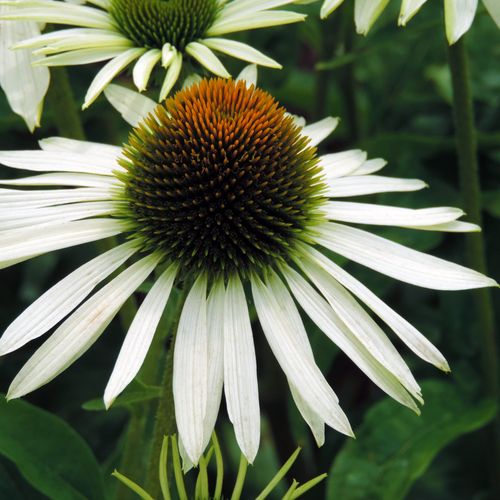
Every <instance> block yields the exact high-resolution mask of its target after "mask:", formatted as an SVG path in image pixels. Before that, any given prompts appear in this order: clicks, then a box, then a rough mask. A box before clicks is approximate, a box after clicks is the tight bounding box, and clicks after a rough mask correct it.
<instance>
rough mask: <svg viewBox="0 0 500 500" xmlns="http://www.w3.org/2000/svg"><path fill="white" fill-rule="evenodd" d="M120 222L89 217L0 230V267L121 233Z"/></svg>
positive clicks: (122, 228) (122, 227)
mask: <svg viewBox="0 0 500 500" xmlns="http://www.w3.org/2000/svg"><path fill="white" fill-rule="evenodd" d="M123 230H124V225H123V222H121V221H118V220H112V219H89V220H82V221H76V222H66V223H63V224H54V225H52V226H45V225H44V226H39V227H37V226H35V227H30V228H28V229H25V228H22V229H12V230H10V231H3V232H2V233H1V234H0V269H4V268H6V267H9V266H11V265H13V264H17V263H18V262H22V261H23V260H27V259H30V258H32V257H35V256H36V255H40V254H42V253H46V252H50V251H53V250H58V249H61V248H68V247H71V246H75V245H81V244H82V243H88V242H90V241H96V240H100V239H103V238H108V237H110V236H115V235H117V234H120V233H121V232H123Z"/></svg>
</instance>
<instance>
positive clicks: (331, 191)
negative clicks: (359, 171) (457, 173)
mask: <svg viewBox="0 0 500 500" xmlns="http://www.w3.org/2000/svg"><path fill="white" fill-rule="evenodd" d="M327 184H328V191H327V196H330V197H332V198H344V197H346V196H361V195H365V194H376V193H391V192H398V191H399V192H403V191H418V190H419V189H423V188H425V187H427V184H426V183H425V182H423V181H420V180H418V179H398V178H396V177H382V176H379V175H359V176H357V175H356V176H354V175H353V176H350V177H341V178H339V179H332V180H331V181H330V180H329V179H327Z"/></svg>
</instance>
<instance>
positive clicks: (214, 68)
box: [186, 42, 231, 78]
mask: <svg viewBox="0 0 500 500" xmlns="http://www.w3.org/2000/svg"><path fill="white" fill-rule="evenodd" d="M186 53H188V54H189V55H190V56H191V57H192V58H193V59H196V61H198V62H199V63H200V64H201V65H202V66H204V67H205V68H207V69H208V71H210V72H212V73H214V74H216V75H217V76H220V77H222V78H231V75H230V74H229V73H228V72H227V69H226V68H225V67H224V65H223V64H222V62H221V61H220V59H219V58H218V57H217V56H216V55H215V54H214V53H213V52H212V51H211V50H210V49H209V48H208V47H207V45H204V44H202V43H199V42H191V43H190V44H189V45H188V46H187V47H186Z"/></svg>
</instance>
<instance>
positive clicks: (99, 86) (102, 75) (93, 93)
mask: <svg viewBox="0 0 500 500" xmlns="http://www.w3.org/2000/svg"><path fill="white" fill-rule="evenodd" d="M145 51H146V49H143V48H134V49H128V50H126V51H124V52H123V53H122V54H120V55H119V56H116V57H115V58H114V59H111V61H109V62H108V63H106V64H105V65H104V66H103V67H102V68H101V69H100V70H99V72H98V73H97V75H96V76H95V78H94V80H93V81H92V83H91V84H90V87H89V89H88V91H87V94H86V95H85V103H84V104H83V109H85V108H88V107H89V106H90V105H91V104H92V103H93V102H94V101H95V100H96V99H97V97H99V95H100V94H101V92H102V91H103V90H104V89H105V87H106V86H107V85H108V84H109V82H111V80H113V78H114V77H115V76H116V75H117V74H118V73H120V72H121V71H122V70H123V69H125V68H126V67H127V66H128V65H129V64H130V63H131V62H132V61H134V60H135V59H137V58H138V57H140V56H141V55H142V54H144V52H145Z"/></svg>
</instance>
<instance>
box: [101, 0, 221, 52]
mask: <svg viewBox="0 0 500 500" xmlns="http://www.w3.org/2000/svg"><path fill="white" fill-rule="evenodd" d="M218 8H219V7H218V3H217V0H111V5H110V8H109V12H110V14H111V16H112V17H113V18H114V20H115V22H116V25H117V28H118V29H119V30H120V31H121V32H122V33H123V34H124V35H125V36H127V37H128V38H130V39H131V40H132V41H133V42H134V43H135V44H136V45H137V46H139V47H147V48H152V49H153V48H157V49H161V48H162V47H163V46H164V45H165V44H166V43H170V44H171V45H172V46H174V47H175V48H176V49H177V50H183V49H184V48H185V47H186V45H188V44H189V43H190V42H192V41H195V40H197V39H198V38H201V37H203V36H204V35H205V33H206V31H207V30H208V28H210V26H211V25H212V23H213V22H214V20H215V18H216V16H217V12H218Z"/></svg>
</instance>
